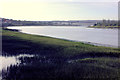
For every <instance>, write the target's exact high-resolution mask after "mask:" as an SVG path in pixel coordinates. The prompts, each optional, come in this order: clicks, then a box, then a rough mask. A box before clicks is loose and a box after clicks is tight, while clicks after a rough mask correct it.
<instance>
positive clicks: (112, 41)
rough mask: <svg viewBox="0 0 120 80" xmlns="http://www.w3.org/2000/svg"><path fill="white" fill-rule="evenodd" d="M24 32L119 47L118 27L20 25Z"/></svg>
mask: <svg viewBox="0 0 120 80" xmlns="http://www.w3.org/2000/svg"><path fill="white" fill-rule="evenodd" d="M9 28H10V29H20V30H21V32H23V33H28V34H35V35H42V36H50V37H55V38H62V39H67V40H73V41H80V42H89V43H93V44H95V45H100V46H101V45H102V46H110V47H118V29H105V28H104V29H103V28H87V27H85V26H77V27H76V26H20V27H9Z"/></svg>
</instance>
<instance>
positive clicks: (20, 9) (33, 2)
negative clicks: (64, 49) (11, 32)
mask: <svg viewBox="0 0 120 80" xmlns="http://www.w3.org/2000/svg"><path fill="white" fill-rule="evenodd" d="M0 17H4V18H10V19H17V20H19V19H20V20H35V21H36V20H99V19H117V18H118V0H100V1H99V0H0Z"/></svg>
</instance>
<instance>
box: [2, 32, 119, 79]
mask: <svg viewBox="0 0 120 80" xmlns="http://www.w3.org/2000/svg"><path fill="white" fill-rule="evenodd" d="M2 37H3V39H2V41H3V45H2V47H3V51H4V52H6V54H3V55H19V54H34V55H37V56H34V57H30V58H29V57H25V58H22V57H21V58H19V60H20V61H21V64H20V65H14V66H11V67H9V68H8V72H7V73H6V75H3V78H5V79H6V80H82V79H83V80H84V79H88V80H90V79H91V80H94V79H95V80H96V79H97V80H103V79H105V80H106V79H108V80H111V79H116V80H119V79H120V77H119V73H120V69H119V67H120V60H119V57H120V49H119V48H110V47H103V46H93V45H90V44H85V43H81V42H72V41H67V40H62V39H56V38H51V37H45V36H38V35H30V34H25V33H20V32H15V31H9V30H3V34H2ZM69 61H71V62H70V63H69Z"/></svg>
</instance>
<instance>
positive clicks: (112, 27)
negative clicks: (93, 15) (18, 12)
mask: <svg viewBox="0 0 120 80" xmlns="http://www.w3.org/2000/svg"><path fill="white" fill-rule="evenodd" d="M88 28H103V29H104V28H111V29H114V28H115V29H116V28H118V29H119V28H120V27H119V26H88Z"/></svg>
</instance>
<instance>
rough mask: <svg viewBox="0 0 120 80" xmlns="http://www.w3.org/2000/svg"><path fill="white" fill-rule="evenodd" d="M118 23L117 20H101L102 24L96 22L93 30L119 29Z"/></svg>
mask: <svg viewBox="0 0 120 80" xmlns="http://www.w3.org/2000/svg"><path fill="white" fill-rule="evenodd" d="M119 26H120V25H119V22H118V21H117V20H103V21H102V22H97V23H96V24H94V25H93V26H89V27H93V28H119Z"/></svg>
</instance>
